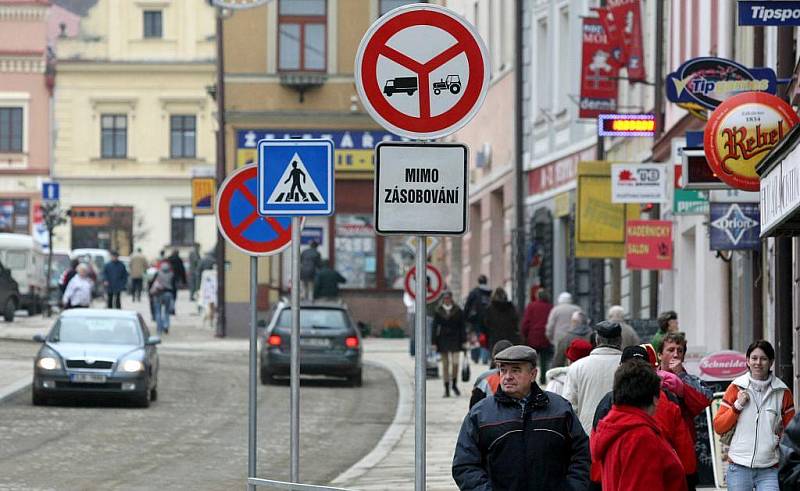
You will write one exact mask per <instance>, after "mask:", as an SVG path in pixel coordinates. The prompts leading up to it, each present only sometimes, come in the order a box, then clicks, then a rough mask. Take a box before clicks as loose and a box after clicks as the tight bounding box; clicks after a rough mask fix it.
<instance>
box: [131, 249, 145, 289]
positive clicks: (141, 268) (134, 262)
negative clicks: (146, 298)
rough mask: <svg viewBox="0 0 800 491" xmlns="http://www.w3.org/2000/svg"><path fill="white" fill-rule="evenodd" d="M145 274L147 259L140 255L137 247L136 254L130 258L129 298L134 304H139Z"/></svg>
mask: <svg viewBox="0 0 800 491" xmlns="http://www.w3.org/2000/svg"><path fill="white" fill-rule="evenodd" d="M146 272H147V258H146V257H144V254H142V248H141V247H137V248H136V253H135V254H134V255H133V256H131V271H130V273H131V297H132V299H133V301H134V302H141V300H142V287H143V286H144V275H145V273H146Z"/></svg>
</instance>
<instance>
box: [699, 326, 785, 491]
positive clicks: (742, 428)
mask: <svg viewBox="0 0 800 491" xmlns="http://www.w3.org/2000/svg"><path fill="white" fill-rule="evenodd" d="M746 354H747V367H748V369H749V372H750V373H748V374H746V375H742V376H740V377H737V378H736V379H735V380H734V381H733V382H731V385H729V386H728V389H727V390H726V391H725V396H724V397H723V399H722V403H721V405H720V408H719V412H717V415H716V416H715V417H714V431H716V432H717V433H718V434H720V435H724V434H726V433H728V432H730V431H733V436H732V437H731V443H730V449H729V450H728V461H729V465H728V474H727V481H728V489H729V490H730V491H752V490H753V488H755V489H756V491H768V490H769V491H772V490H774V491H778V468H777V465H778V461H779V460H780V450H779V446H778V444H779V442H780V439H781V435H782V434H783V431H784V430H785V428H786V426H787V425H788V424H789V421H791V419H792V417H794V403H793V399H792V392H791V391H790V390H789V388H788V387H787V386H786V384H784V383H783V381H781V379H779V378H777V377H775V375H774V374H773V373H772V371H771V369H772V365H773V363H774V362H775V349H774V348H773V347H772V345H771V344H770V343H769V342H768V341H764V340H760V341H755V342H754V343H753V344H751V345H750V347H749V348H747V353H746Z"/></svg>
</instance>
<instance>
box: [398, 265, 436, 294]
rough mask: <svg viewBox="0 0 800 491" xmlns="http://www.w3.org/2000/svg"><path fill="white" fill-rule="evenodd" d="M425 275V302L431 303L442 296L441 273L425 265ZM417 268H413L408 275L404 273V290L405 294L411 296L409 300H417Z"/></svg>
mask: <svg viewBox="0 0 800 491" xmlns="http://www.w3.org/2000/svg"><path fill="white" fill-rule="evenodd" d="M426 268H427V275H426V278H425V280H426V283H427V286H426V288H425V290H426V292H427V294H426V295H425V302H427V303H431V302H433V301H434V300H436V299H437V298H439V295H441V294H442V291H443V290H444V281H442V273H440V272H439V270H438V269H436V268H435V267H433V266H432V265H430V264H427V265H426ZM416 285H417V267H416V266H414V267H413V268H411V269H410V270H408V273H406V280H405V288H406V293H408V294H409V295H411V298H417V292H416V290H417V286H416Z"/></svg>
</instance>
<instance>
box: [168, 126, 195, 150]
mask: <svg viewBox="0 0 800 491" xmlns="http://www.w3.org/2000/svg"><path fill="white" fill-rule="evenodd" d="M169 123H170V124H169V126H170V130H169V131H170V133H169V155H170V157H172V158H173V159H176V158H194V157H195V146H196V145H195V135H196V132H195V125H196V122H195V117H194V116H170V121H169Z"/></svg>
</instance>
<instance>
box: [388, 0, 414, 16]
mask: <svg viewBox="0 0 800 491" xmlns="http://www.w3.org/2000/svg"><path fill="white" fill-rule="evenodd" d="M378 1H379V2H380V4H379V8H378V17H380V16H382V15H384V14H386V13H387V12H389V11H390V10H394V9H396V8H397V7H402V6H403V5H411V4H412V3H425V2H419V1H416V0H378Z"/></svg>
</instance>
